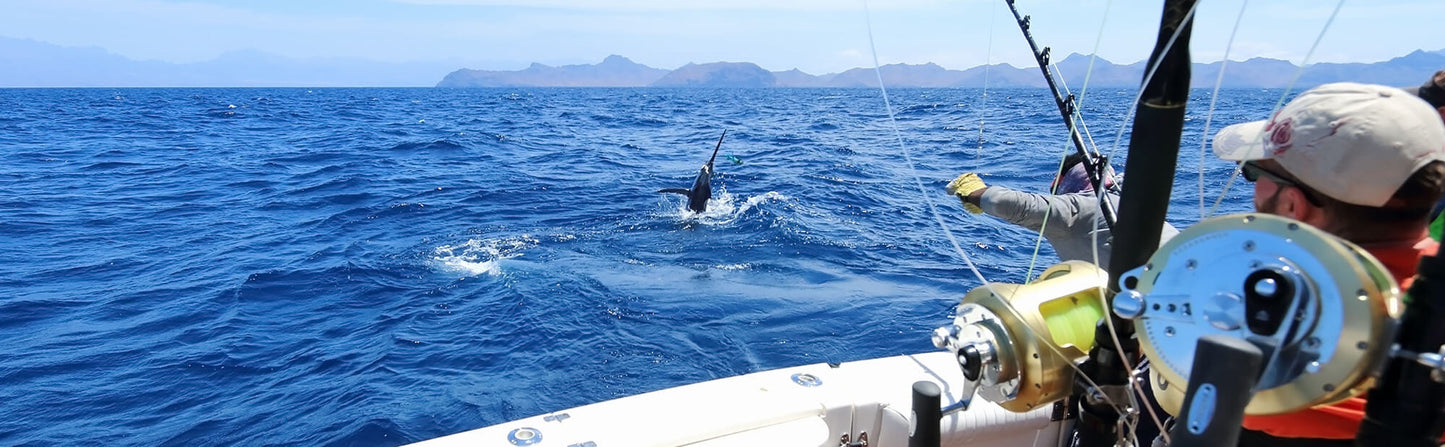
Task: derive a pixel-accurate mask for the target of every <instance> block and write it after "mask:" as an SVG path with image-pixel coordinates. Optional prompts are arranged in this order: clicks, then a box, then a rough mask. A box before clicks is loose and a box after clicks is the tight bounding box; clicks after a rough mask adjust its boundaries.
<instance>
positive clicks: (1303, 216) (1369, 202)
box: [1214, 83, 1445, 446]
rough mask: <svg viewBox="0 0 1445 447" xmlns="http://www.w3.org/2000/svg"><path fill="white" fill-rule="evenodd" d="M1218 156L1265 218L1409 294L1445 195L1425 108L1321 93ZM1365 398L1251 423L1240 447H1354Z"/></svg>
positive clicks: (1220, 139)
mask: <svg viewBox="0 0 1445 447" xmlns="http://www.w3.org/2000/svg"><path fill="white" fill-rule="evenodd" d="M1214 153H1215V155H1218V156H1219V157H1220V158H1222V159H1225V160H1233V161H1238V162H1241V163H1242V165H1241V167H1240V168H1241V170H1242V171H1243V175H1244V177H1245V179H1246V180H1249V181H1251V182H1254V206H1255V209H1256V210H1257V211H1259V212H1264V213H1270V214H1276V215H1280V216H1285V217H1289V218H1293V219H1295V220H1299V221H1301V222H1305V223H1308V224H1310V225H1313V226H1315V227H1317V228H1319V229H1321V230H1324V231H1327V232H1330V233H1332V234H1334V235H1336V236H1339V237H1341V238H1344V239H1346V240H1349V241H1350V242H1353V243H1355V244H1356V245H1359V246H1360V247H1361V248H1364V249H1365V250H1366V251H1369V252H1370V254H1372V255H1374V256H1375V258H1376V259H1379V260H1380V262H1381V263H1383V264H1384V265H1385V267H1386V269H1388V270H1389V271H1390V273H1391V276H1393V277H1394V278H1395V280H1396V281H1397V282H1399V283H1400V285H1401V287H1402V289H1403V288H1407V287H1408V286H1409V282H1410V279H1411V278H1412V277H1413V276H1414V274H1415V265H1416V263H1417V262H1418V261H1419V258H1420V257H1422V256H1424V255H1427V254H1433V253H1434V252H1435V250H1436V249H1437V248H1438V246H1437V244H1436V243H1435V242H1434V241H1433V240H1431V239H1430V238H1429V237H1428V236H1427V234H1426V225H1427V220H1426V219H1427V217H1428V214H1429V212H1430V208H1431V206H1433V205H1434V204H1435V202H1436V201H1437V200H1439V199H1440V197H1441V193H1442V190H1445V124H1442V122H1441V119H1440V117H1439V116H1438V115H1437V114H1436V113H1435V110H1434V109H1432V108H1431V107H1430V106H1429V105H1428V104H1426V103H1425V101H1422V100H1421V99H1420V98H1418V97H1416V96H1414V95H1409V94H1407V93H1406V92H1404V91H1402V90H1400V89H1396V88H1391V87H1385V86H1378V85H1367V84H1355V83H1336V84H1326V85H1322V86H1319V87H1316V88H1313V89H1310V90H1308V91H1305V92H1304V93H1301V94H1300V95H1299V96H1298V97H1296V98H1295V99H1294V100H1292V101H1290V102H1289V104H1286V105H1285V106H1284V108H1283V109H1280V111H1279V113H1277V114H1275V116H1274V118H1272V119H1269V120H1267V121H1255V122H1251V123H1244V124H1236V125H1233V126H1229V127H1226V128H1224V129H1223V130H1221V131H1220V132H1219V134H1218V135H1216V136H1215V137H1214ZM1364 403H1365V400H1364V399H1363V398H1351V399H1348V400H1346V401H1343V402H1339V403H1336V404H1333V405H1322V406H1318V407H1314V408H1311V409H1308V410H1304V411H1299V412H1295V413H1290V414H1284V415H1275V416H1250V417H1246V418H1245V419H1244V427H1245V428H1246V430H1244V432H1243V433H1242V434H1241V435H1240V444H1241V445H1270V446H1289V445H1353V444H1352V441H1350V439H1352V438H1354V436H1355V433H1356V431H1358V429H1359V423H1360V420H1361V419H1363V417H1364V409H1365V405H1364Z"/></svg>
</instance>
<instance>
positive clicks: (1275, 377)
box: [1113, 214, 1403, 415]
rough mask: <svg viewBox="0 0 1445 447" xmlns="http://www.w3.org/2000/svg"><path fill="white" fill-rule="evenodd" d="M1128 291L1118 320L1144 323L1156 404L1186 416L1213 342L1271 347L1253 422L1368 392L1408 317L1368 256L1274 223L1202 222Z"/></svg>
mask: <svg viewBox="0 0 1445 447" xmlns="http://www.w3.org/2000/svg"><path fill="white" fill-rule="evenodd" d="M1119 282H1120V287H1121V292H1120V293H1119V294H1118V295H1116V296H1115V297H1114V301H1113V310H1114V312H1115V313H1116V314H1118V315H1119V316H1121V317H1123V318H1128V319H1132V320H1133V323H1134V328H1135V334H1136V335H1137V337H1138V338H1139V342H1140V345H1141V346H1142V347H1143V352H1144V355H1145V356H1146V357H1147V358H1149V359H1150V369H1151V370H1152V375H1151V377H1150V378H1151V379H1152V380H1151V382H1152V386H1153V387H1154V393H1155V397H1156V398H1157V399H1158V400H1159V403H1160V404H1161V405H1162V406H1163V407H1164V409H1165V410H1166V411H1168V412H1170V413H1172V414H1176V415H1177V414H1179V411H1180V407H1181V406H1182V405H1183V402H1184V397H1185V395H1184V394H1185V389H1186V387H1187V386H1188V383H1189V374H1190V371H1191V370H1192V368H1193V366H1194V362H1195V361H1196V360H1200V361H1207V360H1208V359H1196V358H1195V345H1196V343H1197V342H1198V340H1199V339H1200V338H1201V337H1203V336H1206V335H1214V334H1223V335H1227V336H1231V337H1236V338H1239V339H1243V340H1247V341H1250V342H1252V343H1254V344H1255V345H1256V346H1260V347H1262V348H1263V349H1262V350H1263V351H1264V353H1265V357H1264V360H1265V362H1264V365H1265V366H1264V371H1263V372H1262V373H1261V374H1260V377H1259V381H1258V383H1257V384H1256V385H1255V389H1254V396H1253V398H1252V399H1251V400H1250V402H1249V405H1248V406H1246V407H1245V414H1248V415H1270V414H1281V413H1288V412H1293V411H1298V410H1301V409H1305V408H1309V407H1312V406H1316V405H1321V404H1328V403H1332V402H1336V401H1339V400H1343V399H1345V398H1348V397H1350V396H1354V395H1356V394H1359V393H1361V392H1363V391H1364V390H1366V389H1367V388H1368V387H1369V386H1370V384H1371V383H1372V380H1371V378H1372V374H1373V373H1374V372H1376V371H1378V369H1379V367H1380V366H1381V365H1382V364H1383V362H1384V360H1385V359H1386V356H1387V355H1388V354H1389V351H1390V347H1391V344H1392V342H1393V340H1394V332H1395V329H1396V325H1397V321H1398V319H1399V316H1400V314H1401V312H1402V310H1403V308H1402V304H1401V301H1400V289H1399V286H1398V285H1397V284H1396V283H1395V281H1394V279H1392V278H1391V277H1390V274H1389V272H1388V271H1386V270H1385V267H1384V266H1383V265H1381V264H1380V262H1379V261H1378V260H1376V259H1375V258H1374V257H1373V256H1371V255H1370V254H1369V253H1366V252H1365V251H1364V250H1362V249H1361V248H1360V247H1358V246H1355V245H1354V244H1351V243H1349V242H1347V241H1344V240H1342V239H1340V238H1337V237H1335V236H1333V235H1330V234H1328V233H1325V232H1323V231H1321V230H1319V229H1316V228H1314V227H1312V226H1309V225H1306V224H1303V223H1300V222H1298V221H1295V220H1291V219H1286V218H1283V217H1278V216H1272V215H1267V214H1235V215H1229V216H1220V217H1216V218H1212V219H1209V220H1205V221H1203V222H1200V223H1198V224H1195V225H1194V226H1192V227H1190V228H1189V229H1188V230H1186V231H1184V232H1182V233H1180V234H1179V235H1178V236H1175V237H1174V238H1173V239H1171V240H1170V241H1169V242H1168V243H1167V244H1165V245H1164V246H1163V247H1160V248H1159V251H1157V252H1155V254H1154V256H1153V257H1151V258H1150V259H1149V263H1148V264H1145V265H1144V266H1142V267H1139V268H1137V269H1134V270H1131V271H1128V272H1125V273H1124V274H1123V275H1121V276H1120V279H1119ZM1218 367H1219V368H1229V367H1230V365H1229V364H1225V363H1223V362H1222V363H1221V364H1219V365H1218ZM1241 373H1243V372H1241Z"/></svg>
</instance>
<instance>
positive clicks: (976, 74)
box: [437, 50, 1445, 88]
mask: <svg viewBox="0 0 1445 447" xmlns="http://www.w3.org/2000/svg"><path fill="white" fill-rule="evenodd" d="M1144 65H1145V62H1144V61H1140V62H1135V63H1132V64H1128V65H1119V64H1115V63H1113V62H1110V61H1108V60H1105V59H1103V58H1098V59H1096V60H1095V61H1094V67H1093V70H1092V71H1091V72H1090V70H1089V69H1088V66H1089V57H1088V56H1085V55H1080V54H1070V55H1069V56H1068V57H1065V58H1064V59H1063V60H1061V61H1058V66H1059V71H1060V72H1062V73H1064V77H1063V78H1064V79H1063V80H1064V82H1065V83H1066V84H1069V85H1082V84H1083V81H1084V75H1085V73H1091V74H1090V75H1089V76H1090V78H1089V85H1091V86H1097V87H1134V86H1138V85H1139V82H1140V80H1141V79H1142V78H1143V75H1144ZM1224 65H1225V64H1224V63H1222V62H1213V63H1208V64H1203V63H1195V64H1194V67H1193V73H1192V78H1191V80H1192V83H1193V85H1194V86H1195V87H1211V86H1213V85H1214V83H1215V82H1216V80H1217V78H1218V76H1219V70H1220V67H1222V66H1224ZM1442 68H1445V50H1437V51H1423V50H1418V51H1415V52H1413V53H1410V54H1407V55H1404V56H1400V57H1397V58H1394V59H1390V60H1388V61H1383V62H1375V63H1369V64H1363V63H1344V64H1341V63H1320V64H1314V65H1311V66H1310V67H1309V68H1308V69H1306V70H1305V71H1304V74H1303V75H1301V77H1300V79H1299V82H1298V84H1296V85H1297V86H1300V87H1309V86H1314V85H1319V84H1325V83H1330V82H1339V81H1354V82H1366V83H1373V84H1383V85H1394V86H1401V87H1404V86H1413V85H1419V84H1420V83H1422V82H1424V81H1425V79H1427V78H1429V77H1430V74H1431V73H1434V72H1435V71H1437V70H1440V69H1442ZM1298 69H1299V67H1297V66H1295V65H1294V64H1291V63H1290V62H1288V61H1283V60H1279V59H1266V58H1254V59H1250V60H1246V61H1237V62H1230V63H1229V64H1228V66H1227V67H1225V68H1224V70H1225V72H1224V81H1223V83H1222V85H1223V86H1224V87H1231V88H1238V87H1260V88H1269V87H1285V86H1288V85H1289V83H1290V81H1291V80H1293V79H1294V76H1295V73H1296V72H1297V71H1298ZM879 72H881V74H882V77H883V82H884V84H885V85H887V86H889V87H985V86H987V87H990V88H1009V87H1044V86H1046V85H1045V83H1044V79H1043V76H1040V74H1039V70H1038V68H1037V67H1023V68H1019V67H1014V66H1012V65H1008V64H994V65H989V66H986V67H985V66H979V67H973V68H970V69H967V70H949V69H945V68H943V67H940V66H938V65H937V64H933V63H927V64H920V65H909V64H892V65H884V66H882V67H879ZM878 77H879V74H878V73H875V72H874V70H873V69H872V68H854V69H851V70H848V71H844V72H842V73H830V74H823V75H811V74H808V73H804V72H802V71H798V70H797V69H793V70H788V71H767V70H765V69H763V68H762V67H759V66H757V65H756V64H752V63H748V62H713V63H707V64H687V65H684V66H682V67H681V68H678V69H676V70H672V71H667V70H662V69H657V68H652V67H648V66H646V65H642V64H638V63H636V62H632V61H631V60H629V59H627V58H625V57H622V56H617V55H613V56H608V57H607V58H606V59H604V60H603V61H602V62H601V63H599V64H595V65H564V66H560V67H551V66H547V65H542V64H532V66H530V67H527V69H525V70H518V71H487V70H471V69H465V68H464V69H461V70H457V71H454V72H452V73H451V74H448V75H446V77H445V78H443V79H442V80H441V82H438V83H437V87H703V88H717V87H727V88H770V87H835V88H855V87H858V88H861V87H866V88H877V87H878Z"/></svg>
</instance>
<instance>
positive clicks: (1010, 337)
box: [933, 261, 1109, 412]
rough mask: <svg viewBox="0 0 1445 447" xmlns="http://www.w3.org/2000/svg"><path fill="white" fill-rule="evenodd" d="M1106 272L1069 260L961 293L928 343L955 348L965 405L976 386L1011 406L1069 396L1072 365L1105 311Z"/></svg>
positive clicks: (1091, 340)
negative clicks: (1023, 280) (1029, 278)
mask: <svg viewBox="0 0 1445 447" xmlns="http://www.w3.org/2000/svg"><path fill="white" fill-rule="evenodd" d="M1108 280H1109V278H1108V274H1106V273H1105V272H1104V271H1103V270H1102V269H1100V268H1098V267H1095V266H1094V265H1093V264H1089V263H1087V262H1082V261H1069V262H1064V263H1062V264H1058V265H1055V266H1053V267H1049V268H1048V269H1046V270H1044V271H1043V273H1042V274H1040V275H1039V279H1037V280H1035V281H1033V282H1030V283H1028V284H1001V283H990V284H987V285H984V286H981V287H977V288H975V289H973V290H971V291H969V292H968V294H967V295H964V297H963V300H962V302H961V303H960V304H959V306H958V310H957V313H956V315H955V317H954V319H953V323H952V324H951V325H948V326H944V327H940V328H938V329H936V330H934V333H933V344H934V346H937V347H939V348H941V349H944V350H947V351H949V352H952V353H954V354H955V355H956V356H957V357H958V362H959V366H960V367H962V368H963V374H964V378H965V379H966V383H965V384H964V388H963V392H962V395H963V400H962V401H960V402H959V404H958V406H959V407H960V408H962V409H966V408H967V406H968V403H969V402H970V401H971V400H972V398H973V396H974V393H975V391H977V394H978V395H979V396H980V397H983V398H984V399H987V400H988V401H990V402H994V403H997V404H999V406H1001V407H1003V408H1005V409H1007V410H1010V411H1015V412H1025V411H1029V410H1032V409H1034V408H1038V407H1039V406H1041V405H1045V404H1048V403H1051V402H1054V401H1056V400H1059V399H1062V398H1064V397H1067V396H1068V395H1069V393H1070V392H1071V391H1072V387H1073V383H1074V382H1073V377H1074V371H1073V369H1072V368H1073V367H1072V365H1071V364H1072V363H1074V362H1077V361H1080V360H1082V359H1083V358H1084V357H1085V356H1086V355H1087V353H1088V351H1089V349H1090V348H1091V347H1093V345H1094V325H1095V324H1096V323H1097V322H1098V321H1099V319H1100V318H1102V317H1103V316H1104V315H1105V310H1104V295H1103V294H1104V290H1105V285H1106V284H1108Z"/></svg>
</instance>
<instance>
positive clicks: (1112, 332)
mask: <svg viewBox="0 0 1445 447" xmlns="http://www.w3.org/2000/svg"><path fill="white" fill-rule="evenodd" d="M1113 5H1114V2H1113V0H1110V1H1109V2H1106V3H1105V4H1104V15H1103V17H1102V18H1100V19H1099V32H1098V34H1097V35H1096V36H1095V37H1094V49H1093V51H1091V52H1090V53H1091V54H1090V56H1089V66H1088V68H1087V69H1086V70H1085V71H1084V85H1082V86H1080V87H1079V97H1078V101H1077V102H1076V105H1077V107H1075V112H1074V113H1075V115H1074V116H1075V117H1077V118H1078V127H1079V128H1081V129H1083V132H1084V136H1085V137H1087V138H1088V140H1089V145H1090V146H1091V147H1093V148H1094V152H1095V153H1097V152H1098V149H1097V148H1098V146H1097V145H1096V144H1095V143H1094V136H1093V134H1092V133H1090V132H1089V127H1088V124H1086V123H1085V122H1084V116H1083V115H1084V112H1083V110H1084V97H1085V95H1087V94H1088V91H1089V81H1090V80H1091V79H1092V78H1093V75H1094V61H1095V60H1097V59H1098V57H1099V48H1100V47H1101V46H1102V42H1103V40H1104V29H1105V28H1107V26H1108V22H1109V9H1110V8H1111V7H1112V6H1113ZM1187 20H1188V19H1187V18H1186V21H1187ZM1175 36H1176V37H1177V36H1178V34H1177V33H1176V34H1175ZM1172 40H1173V39H1172V38H1171V42H1172ZM1166 51H1167V50H1166ZM1053 65H1054V71H1056V72H1059V83H1060V84H1062V85H1063V86H1064V91H1065V92H1068V91H1069V85H1068V84H1067V83H1066V82H1065V81H1064V79H1063V78H1064V77H1063V72H1062V71H1061V70H1059V67H1058V64H1053ZM1146 83H1147V81H1146ZM1135 101H1136V102H1137V100H1135ZM1073 118H1074V117H1070V119H1073ZM1103 169H1104V172H1103V173H1102V174H1101V175H1100V179H1101V180H1107V179H1108V178H1109V177H1111V176H1112V175H1111V172H1112V170H1111V169H1109V167H1108V166H1103ZM1099 186H1100V188H1099V190H1098V191H1095V193H1096V194H1098V199H1099V200H1100V201H1106V200H1107V201H1110V203H1109V204H1108V205H1110V206H1113V203H1112V200H1111V199H1110V198H1109V194H1108V188H1107V187H1105V186H1104V185H1103V183H1102V182H1100V185H1099ZM1115 209H1117V208H1115ZM1102 219H1103V215H1096V216H1094V221H1093V222H1092V223H1093V225H1094V229H1095V230H1094V231H1091V232H1089V239H1090V245H1092V248H1093V250H1092V251H1093V258H1094V259H1093V261H1094V265H1099V231H1098V228H1099V224H1100V223H1101V222H1100V220H1102ZM1111 234H1112V232H1111ZM1099 295H1100V296H1108V291H1107V290H1105V288H1104V287H1100V288H1099ZM1105 304H1108V303H1107V302H1106V303H1105ZM1104 320H1105V321H1106V323H1105V324H1106V325H1107V326H1108V328H1109V338H1110V339H1111V341H1113V342H1114V346H1123V344H1122V343H1120V340H1119V331H1118V329H1116V328H1115V327H1114V321H1113V318H1104ZM1120 360H1122V361H1123V363H1124V368H1125V370H1133V369H1134V368H1135V366H1131V365H1129V358H1128V356H1120ZM1146 361H1147V360H1146ZM1129 386H1130V388H1132V389H1133V390H1134V391H1135V392H1131V393H1129V403H1130V404H1131V405H1133V406H1134V408H1136V409H1137V408H1143V409H1145V410H1147V413H1148V415H1149V419H1150V420H1152V421H1153V422H1154V426H1155V427H1158V428H1159V434H1160V437H1162V438H1163V439H1164V443H1165V444H1166V445H1167V444H1169V443H1170V442H1172V440H1171V439H1170V437H1169V432H1168V431H1167V430H1165V429H1164V422H1163V421H1162V420H1161V419H1160V418H1159V414H1158V413H1157V412H1155V411H1154V408H1153V407H1152V406H1149V405H1140V404H1139V402H1138V396H1142V395H1144V389H1143V385H1142V384H1141V383H1140V382H1139V381H1136V380H1133V379H1132V378H1131V379H1130V380H1129ZM1127 414H1128V413H1127V412H1120V416H1121V423H1122V417H1123V416H1124V415H1127ZM1130 428H1131V430H1129V435H1130V438H1133V439H1134V444H1135V445H1138V439H1137V435H1136V433H1135V432H1136V431H1137V430H1138V421H1137V420H1135V421H1133V423H1131V424H1130Z"/></svg>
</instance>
